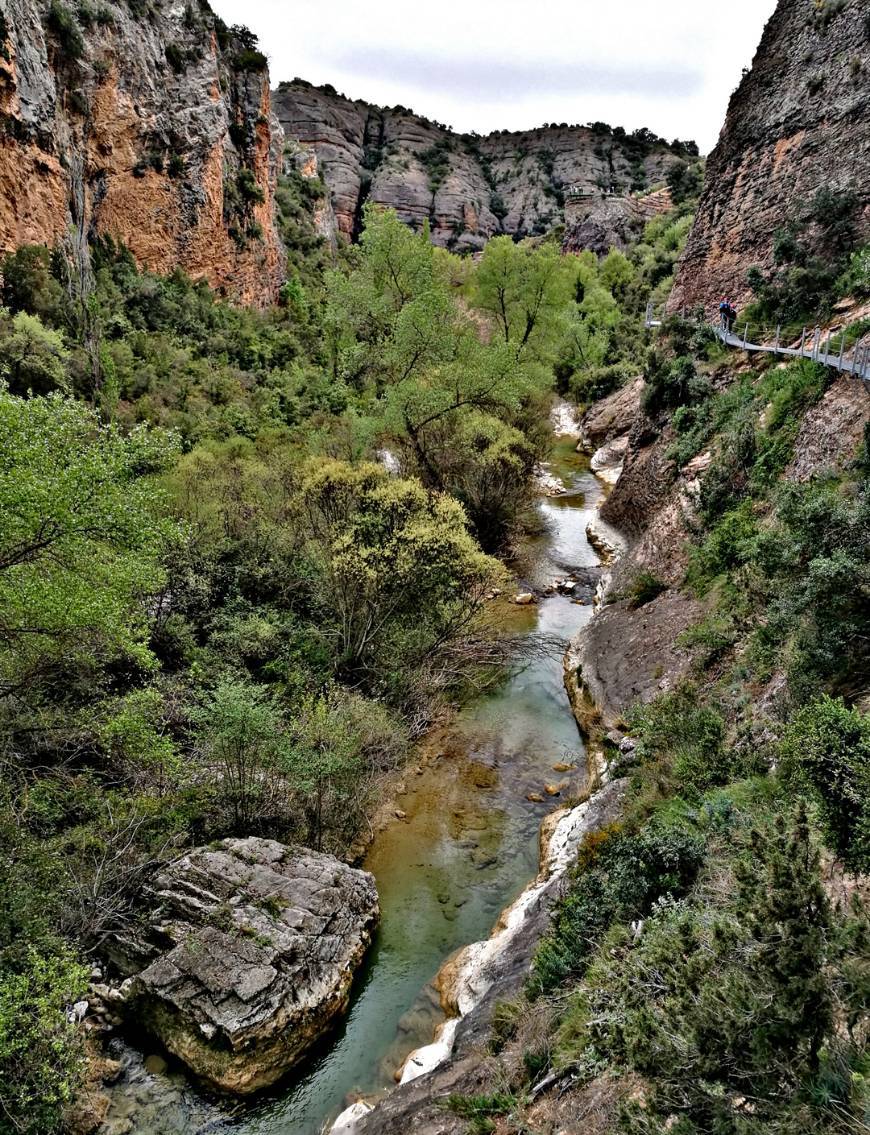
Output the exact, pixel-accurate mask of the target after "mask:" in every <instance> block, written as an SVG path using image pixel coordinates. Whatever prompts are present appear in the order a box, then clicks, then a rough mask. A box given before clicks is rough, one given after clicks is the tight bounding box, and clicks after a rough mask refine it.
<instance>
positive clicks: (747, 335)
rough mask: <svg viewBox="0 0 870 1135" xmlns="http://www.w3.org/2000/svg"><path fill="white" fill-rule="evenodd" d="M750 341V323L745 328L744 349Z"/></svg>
mask: <svg viewBox="0 0 870 1135" xmlns="http://www.w3.org/2000/svg"><path fill="white" fill-rule="evenodd" d="M748 341H749V324H748V323H747V324H746V326H745V327H744V328H743V350H744V351H745V350H746V344H747V342H748Z"/></svg>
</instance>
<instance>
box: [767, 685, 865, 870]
mask: <svg viewBox="0 0 870 1135" xmlns="http://www.w3.org/2000/svg"><path fill="white" fill-rule="evenodd" d="M780 760H781V762H782V771H783V775H784V776H786V777H788V778H790V779H792V780H793V781H794V782H795V783H796V784H797V785H798V787H800V788H806V789H808V790H809V792H810V794H811V796H812V797H813V798H814V799H815V800H817V801H818V805H819V809H820V814H821V822H822V827H823V830H824V834H825V839H826V840H827V842H828V843H829V844H830V846H831V847H832V848H833V849H834V850H835V851H836V852H837V854H838V855H839V856H840V857H841V858H842V859H843V861H844V862H845V864H846V866H847V867H848V868H850V869H851V870H853V871H861V872H867V871H868V870H870V718H868V717H867V716H866V715H865V714H862V713H859V712H858V711H857V710H854V709H847V707H846V706H845V705H844V704H843V701H842V700H834V699H832V698H829V697H823V698H821V699H819V700H818V701H815V702H812V703H810V704H809V705H805V706H803V707H802V708H801V709H799V710H798V712H797V713H796V714H795V716H794V717H793V718H792V720H791V721H790V722H789V726H788V729H787V730H786V733H785V736H784V737H783V739H782V742H781V745H780Z"/></svg>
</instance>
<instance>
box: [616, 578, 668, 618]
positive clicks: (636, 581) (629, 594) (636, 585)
mask: <svg viewBox="0 0 870 1135" xmlns="http://www.w3.org/2000/svg"><path fill="white" fill-rule="evenodd" d="M667 589H668V585H667V584H666V583H662V581H661V580H660V579H659V578H658V576H656V575H653V573H652V572H651V571H639V572H638V573H637V575H635V577H634V578H633V579H632V581H631V583H630V584H629V585H628V587H627V588H626V591H625V598H626V599H628V601H629V603H630V604H631V606H632V607H633V608H634V609H635V610H636V609H637V608H638V607H644V606H645V605H646V604H647V603H652V601H653V599H657V598H658V597H659V595H661V594H662V592H663V591H667Z"/></svg>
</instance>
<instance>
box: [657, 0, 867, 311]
mask: <svg viewBox="0 0 870 1135" xmlns="http://www.w3.org/2000/svg"><path fill="white" fill-rule="evenodd" d="M868 118H870V16H868V9H867V4H866V3H865V0H779V4H778V5H777V8H776V12H775V13H774V15H773V16H772V18H771V20H770V22H769V23H768V25H767V28H766V29H765V32H764V36H763V38H762V40H761V44H760V46H759V48H758V52H757V53H756V56H755V60H754V62H753V66H752V69H751V70H750V71H749V72H748V73H747V74H746V75H745V76H744V78H743V81H742V82H741V84H740V86H739V87H738V88H737V90H736V91H735V92H734V94H733V96H732V98H731V104H730V106H729V108H728V116H727V119H726V121H725V125H724V127H723V129H722V133H721V136H720V138H719V144H718V145H717V147H716V149H715V150H714V151H713V153H712V154H711V156H710V157H709V159H708V161H707V171H706V180H705V186H704V191H703V195H702V197H701V201H700V205H699V208H698V211H697V214H696V220H695V225H694V228H693V230H692V233H691V236H690V238H689V242H688V245H687V247H686V251H685V254H684V256H683V260H682V267H681V270H680V272H679V275H678V281H677V287H676V289H675V291H674V293H673V295H672V297H671V301H670V307H671V310H677V309H679V308H680V307H682V306H684V305H690V304H695V303H706V304H708V305H709V304H710V303H712V302H713V301H714V300H718V298H719V297H720V296H721V295H722V294H724V293H730V294H731V295H733V296H735V297H737V298H738V299H739V300H741V301H744V300H745V299H746V298H747V297H748V295H749V287H748V284H747V282H746V274H747V271H748V269H749V268H751V267H752V266H753V265H758V266H760V267H765V266H768V265H770V264H771V262H772V260H773V244H774V236H775V233H776V230H777V228H779V227H780V226H781V225H782V224H783V223H784V222H785V221H786V220H789V219H792V218H795V217H796V216H797V215H798V214H799V213H800V211H801V210H802V209H803V208H804V207H805V206H806V204H807V202H808V201H810V200H811V198H812V197H813V196H814V195H815V194H816V193H817V191H818V190H819V189H822V188H828V189H832V190H841V191H842V190H851V191H853V192H854V193H855V194H856V195H857V197H858V209H857V211H856V213H857V217H856V219H857V221H858V224H859V225H860V226H861V227H863V229H864V231H865V232H868V231H870V133H868V130H867V122H868Z"/></svg>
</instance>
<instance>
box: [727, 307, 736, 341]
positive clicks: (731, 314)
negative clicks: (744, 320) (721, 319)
mask: <svg viewBox="0 0 870 1135" xmlns="http://www.w3.org/2000/svg"><path fill="white" fill-rule="evenodd" d="M736 322H737V308H736V307H735V306H734V304H733V303H732V302H731V300H729V301H728V334H729V335H730V334H731V333H732V332H733V330H734V324H735V323H736Z"/></svg>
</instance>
